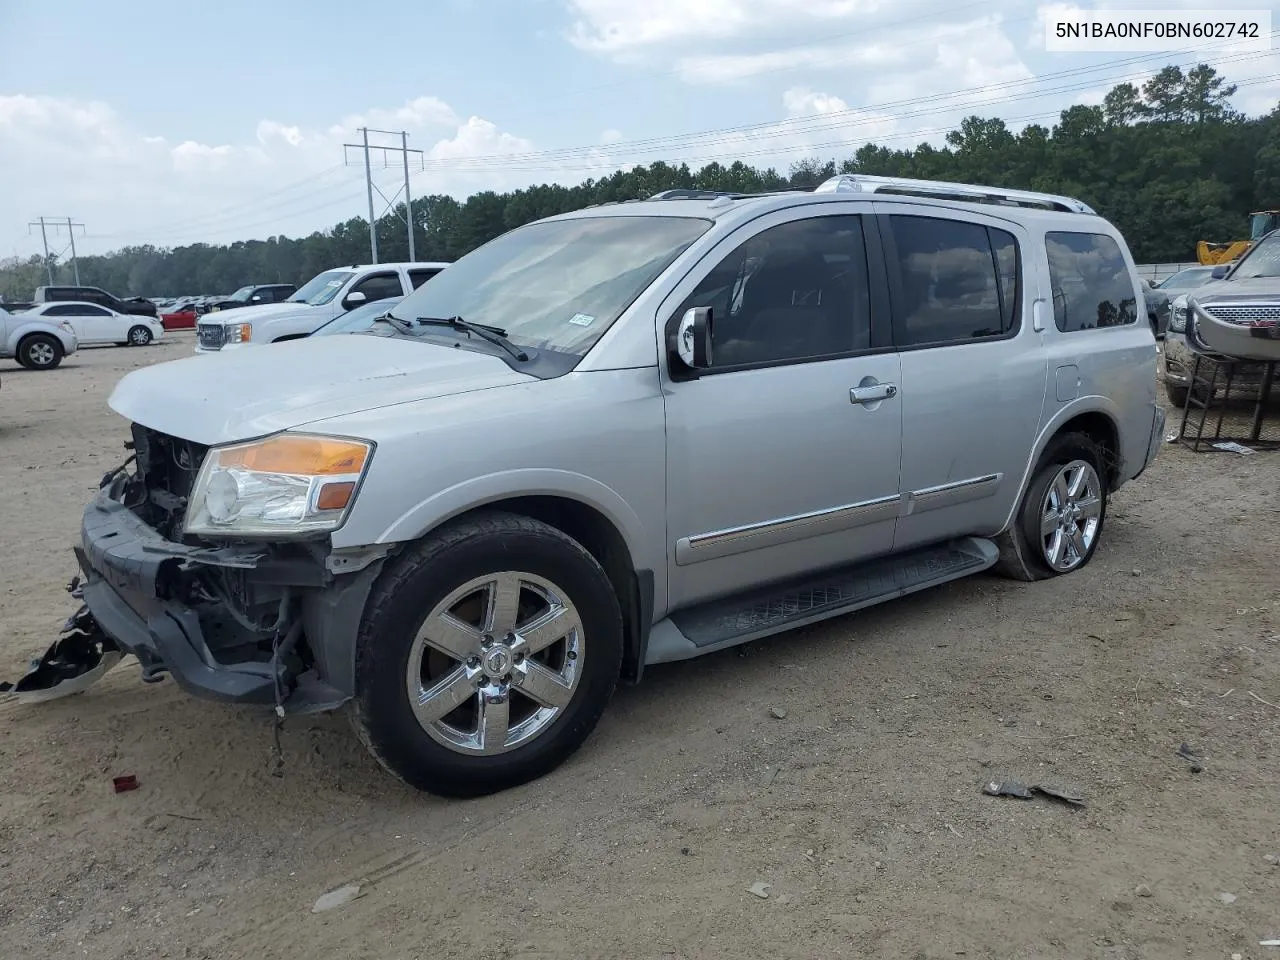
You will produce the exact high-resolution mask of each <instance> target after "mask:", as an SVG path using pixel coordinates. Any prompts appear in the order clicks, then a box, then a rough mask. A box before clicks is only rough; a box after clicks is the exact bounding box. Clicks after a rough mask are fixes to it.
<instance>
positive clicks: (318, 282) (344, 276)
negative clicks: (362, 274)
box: [289, 270, 355, 307]
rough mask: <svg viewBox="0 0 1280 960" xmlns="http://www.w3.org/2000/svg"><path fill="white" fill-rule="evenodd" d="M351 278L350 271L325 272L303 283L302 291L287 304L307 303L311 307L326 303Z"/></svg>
mask: <svg viewBox="0 0 1280 960" xmlns="http://www.w3.org/2000/svg"><path fill="white" fill-rule="evenodd" d="M353 276H355V274H353V273H352V272H351V271H350V270H326V271H325V272H324V273H322V274H320V275H319V276H317V277H312V278H311V279H310V280H308V281H307V282H306V283H304V284H303V285H302V289H301V290H299V291H298V292H297V293H295V294H294V295H293V296H292V297H290V298H289V303H309V304H311V306H313V307H318V306H320V305H321V304H322V303H328V302H329V301H330V300H332V299H333V298H334V297H336V296H337V295H338V291H339V290H341V289H342V285H343V284H344V283H346V282H347V281H348V280H350V279H351V278H352V277H353Z"/></svg>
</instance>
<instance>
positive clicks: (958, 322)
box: [889, 216, 1021, 347]
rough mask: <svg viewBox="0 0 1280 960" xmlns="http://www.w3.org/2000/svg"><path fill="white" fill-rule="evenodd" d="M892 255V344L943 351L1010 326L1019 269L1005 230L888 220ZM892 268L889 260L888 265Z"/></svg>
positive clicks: (1015, 318) (1014, 323)
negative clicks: (894, 256) (894, 271)
mask: <svg viewBox="0 0 1280 960" xmlns="http://www.w3.org/2000/svg"><path fill="white" fill-rule="evenodd" d="M889 223H890V226H891V228H892V231H893V246H894V247H896V250H897V259H896V266H897V271H898V277H897V283H895V284H894V295H895V305H894V306H895V310H894V339H895V340H896V342H897V344H898V346H899V347H923V346H943V345H946V344H953V343H968V342H971V341H973V340H980V339H985V338H991V337H1005V336H1009V335H1011V334H1013V333H1014V332H1016V331H1017V329H1018V323H1019V312H1018V303H1019V301H1020V299H1021V297H1020V294H1021V271H1020V269H1019V266H1018V260H1019V258H1018V242H1017V240H1016V239H1014V237H1013V235H1012V234H1011V233H1008V232H1006V231H1004V230H998V229H995V228H993V227H986V226H983V225H982V224H978V223H965V222H963V221H960V220H942V219H935V218H933V217H916V216H890V217H889ZM894 266H895V263H894V262H893V260H892V258H891V260H890V264H889V267H890V269H891V270H892V269H893V267H894Z"/></svg>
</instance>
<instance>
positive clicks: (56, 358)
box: [18, 333, 63, 370]
mask: <svg viewBox="0 0 1280 960" xmlns="http://www.w3.org/2000/svg"><path fill="white" fill-rule="evenodd" d="M62 356H63V349H62V344H61V343H59V342H58V338H57V337H52V336H50V335H49V334H47V333H33V334H31V335H30V336H27V337H24V338H23V340H22V342H21V343H20V344H18V362H19V363H20V364H22V365H23V366H24V367H26V368H27V369H28V370H52V369H53V368H54V367H56V366H57V365H58V364H60V363H61V362H62Z"/></svg>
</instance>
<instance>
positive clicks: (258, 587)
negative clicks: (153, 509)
mask: <svg viewBox="0 0 1280 960" xmlns="http://www.w3.org/2000/svg"><path fill="white" fill-rule="evenodd" d="M75 552H76V558H77V560H78V561H79V564H80V569H81V572H82V574H83V577H84V581H83V584H82V585H81V586H80V588H79V589H80V591H81V593H82V596H83V600H84V604H85V607H86V608H87V610H88V613H89V614H90V615H91V617H92V620H93V621H94V623H95V626H96V627H97V629H99V630H101V632H102V634H103V635H104V636H105V637H106V638H108V639H109V640H110V641H113V642H114V644H115V645H116V646H117V647H118V648H119V649H120V650H121V651H123V652H125V653H131V654H133V655H134V656H135V657H137V659H138V661H139V663H140V664H141V666H142V672H143V679H144V680H159V679H161V677H162V676H163V675H164V674H166V673H167V674H169V675H170V676H172V677H173V679H174V680H175V681H177V683H178V684H179V686H181V687H182V688H183V689H184V690H185V691H186V692H187V693H189V694H191V695H193V696H196V697H200V698H204V699H210V700H220V701H224V702H231V703H247V704H261V705H263V706H275V705H278V704H283V705H284V706H285V707H286V708H287V710H288V712H313V711H317V710H327V709H333V708H335V707H337V706H340V705H341V704H342V703H343V702H345V701H346V700H348V699H349V698H350V695H349V693H345V692H343V691H341V690H338V689H335V688H334V687H333V686H331V685H329V684H328V683H326V682H325V681H324V680H322V679H321V678H320V676H319V674H318V673H317V671H316V670H315V669H314V664H311V663H308V664H303V665H301V666H299V665H297V664H296V662H295V665H294V666H293V667H290V666H289V665H288V664H287V663H286V662H284V661H283V660H282V659H280V658H277V657H275V656H273V655H272V654H271V652H270V645H271V640H272V637H271V634H270V632H264V631H262V630H258V631H252V630H248V629H246V628H245V626H244V623H243V622H244V620H245V615H244V614H243V613H241V614H240V615H239V616H237V615H236V614H235V613H234V612H233V611H231V610H230V609H229V607H228V603H227V602H225V601H217V600H214V599H212V598H211V597H210V596H209V593H208V591H206V590H202V589H201V588H200V587H201V584H202V583H207V582H208V578H209V577H211V576H213V577H219V578H229V579H225V580H224V582H233V583H235V584H236V585H237V587H238V589H239V590H240V591H241V592H242V593H248V594H251V595H252V594H256V593H261V594H263V595H268V596H282V595H286V594H287V595H288V596H298V595H300V594H301V593H305V592H306V590H307V589H308V588H310V589H311V591H312V592H318V591H317V590H316V588H320V587H322V585H323V584H324V583H325V580H326V574H325V572H324V570H323V568H322V566H321V565H320V563H319V562H315V561H308V560H288V561H283V560H279V559H276V558H272V557H270V556H269V555H268V553H267V552H266V550H265V549H255V548H248V547H242V546H227V547H201V546H192V545H187V544H181V543H175V542H173V541H170V540H166V539H165V538H164V537H162V536H161V535H160V534H159V533H157V532H156V531H155V530H154V529H152V528H151V527H150V526H148V525H147V524H146V523H144V522H143V521H142V519H140V518H139V517H138V516H137V515H136V514H135V513H134V512H133V511H132V510H130V509H128V508H127V507H126V506H125V505H124V504H122V503H120V502H118V501H116V500H113V499H111V498H110V497H109V496H108V495H107V494H106V492H105V491H103V492H100V493H99V494H98V497H97V498H96V499H95V500H94V502H93V503H91V504H90V505H89V506H88V507H87V508H86V509H85V511H84V517H83V520H82V523H81V544H80V545H79V546H78V547H76V550H75ZM291 605H292V606H294V607H300V606H302V605H303V604H302V602H301V601H300V602H299V603H296V604H291ZM282 608H283V607H282ZM301 616H302V613H301V612H297V613H296V614H295V617H301ZM281 632H283V631H281ZM289 633H290V634H291V635H293V636H295V637H296V635H297V633H298V631H297V630H290V631H289ZM277 636H279V634H278V635H277Z"/></svg>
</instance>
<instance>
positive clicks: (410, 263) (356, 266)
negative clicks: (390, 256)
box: [321, 260, 450, 273]
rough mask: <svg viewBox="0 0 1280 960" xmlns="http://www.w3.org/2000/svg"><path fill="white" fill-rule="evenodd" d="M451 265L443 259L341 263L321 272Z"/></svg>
mask: <svg viewBox="0 0 1280 960" xmlns="http://www.w3.org/2000/svg"><path fill="white" fill-rule="evenodd" d="M449 265H450V264H449V263H447V262H445V261H442V260H399V261H396V262H394V263H340V264H337V265H336V266H332V267H328V268H327V269H326V270H323V271H321V272H322V273H327V272H328V271H329V270H373V269H379V268H380V269H383V270H385V269H387V268H388V267H404V268H405V269H406V270H407V269H409V268H410V267H441V268H443V267H447V266H449Z"/></svg>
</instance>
